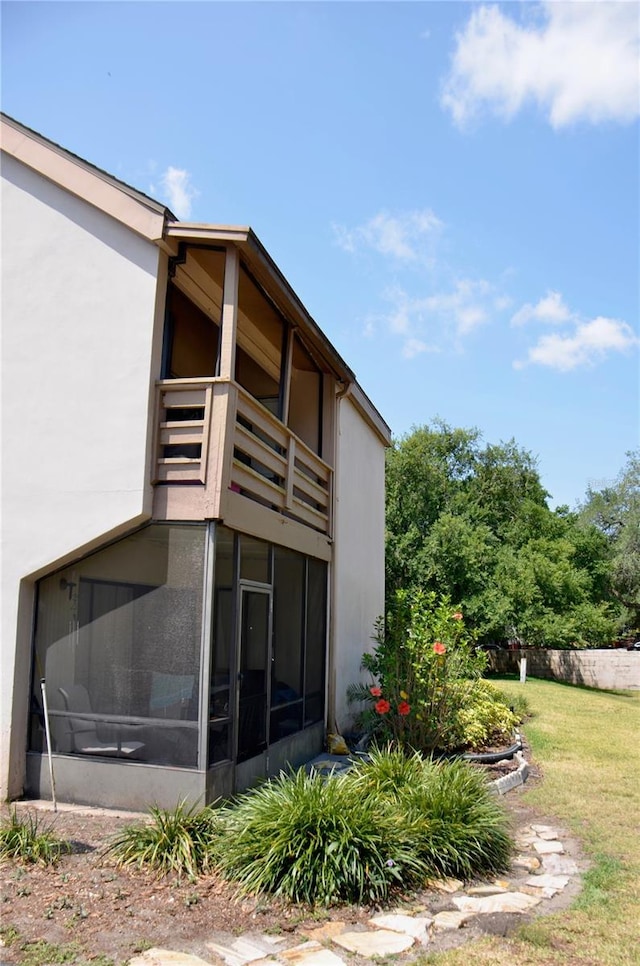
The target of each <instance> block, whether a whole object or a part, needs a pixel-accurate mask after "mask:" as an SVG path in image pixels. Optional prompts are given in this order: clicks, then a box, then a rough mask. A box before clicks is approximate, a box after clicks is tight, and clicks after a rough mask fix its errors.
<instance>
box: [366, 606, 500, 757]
mask: <svg viewBox="0 0 640 966" xmlns="http://www.w3.org/2000/svg"><path fill="white" fill-rule="evenodd" d="M373 639H374V641H375V647H374V649H373V652H372V653H370V654H365V655H364V657H363V659H362V666H363V668H364V669H365V670H367V671H369V672H370V673H371V674H372V676H373V677H374V679H375V680H376V683H375V684H372V685H371V686H369V687H365V686H359V685H355V686H352V687H351V688H350V689H349V697H350V699H351V700H358V701H364V702H365V704H366V706H367V707H366V710H365V712H364V714H363V716H362V722H361V724H362V725H363V726H364V727H365V728H366V729H367V730H369V731H371V732H373V733H374V734H375V735H376V737H377V738H379V739H380V740H382V741H397V742H399V743H400V744H401V745H404V746H407V747H409V748H412V749H415V750H417V751H420V752H431V751H434V750H436V749H438V750H444V751H446V750H451V749H453V748H457V747H459V745H460V743H461V733H462V732H463V730H464V729H463V725H462V723H461V721H460V718H459V714H460V711H461V710H462V709H464V708H465V707H467V706H468V705H469V704H470V703H473V702H472V694H473V691H474V685H475V682H477V681H478V679H479V678H480V676H481V675H482V672H483V670H484V668H485V666H486V656H485V655H484V654H483V653H478V652H476V650H475V648H474V646H473V642H472V641H471V640H470V639H469V637H468V635H467V633H466V631H465V627H464V618H463V615H462V612H461V611H460V610H459V609H457V608H455V607H453V606H452V605H451V602H450V600H449V598H447V597H443V598H440V599H437V598H436V595H435V594H434V593H427V592H425V591H421V590H412V591H397V592H396V595H395V597H394V599H393V601H392V605H391V607H390V609H389V612H388V613H387V616H386V620H384V619H383V618H380V619H379V620H378V621H377V622H376V628H375V635H374V638H373ZM463 743H464V742H463Z"/></svg>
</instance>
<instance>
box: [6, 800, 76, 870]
mask: <svg viewBox="0 0 640 966" xmlns="http://www.w3.org/2000/svg"><path fill="white" fill-rule="evenodd" d="M63 852H69V845H68V843H67V842H63V841H62V840H61V839H59V838H58V837H57V835H55V833H54V832H53V826H52V825H45V824H44V823H43V822H42V821H41V820H40V819H39V818H38V817H37V816H36V815H33V814H31V813H29V814H27V815H25V816H24V817H23V816H20V817H18V814H17V812H16V810H15V808H14V809H13V810H12V812H11V815H10V816H9V818H8V819H7V820H6V821H4V822H2V824H1V825H0V861H2V860H4V859H17V860H18V861H21V862H27V863H33V864H35V863H38V864H40V865H55V864H56V862H57V861H58V859H59V858H60V856H61V855H62V854H63Z"/></svg>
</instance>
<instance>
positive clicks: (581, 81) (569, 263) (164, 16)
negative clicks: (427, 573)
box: [2, 2, 640, 506]
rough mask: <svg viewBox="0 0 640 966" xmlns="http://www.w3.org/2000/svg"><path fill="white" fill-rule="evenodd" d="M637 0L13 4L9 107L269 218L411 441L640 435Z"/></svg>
mask: <svg viewBox="0 0 640 966" xmlns="http://www.w3.org/2000/svg"><path fill="white" fill-rule="evenodd" d="M639 12H640V8H639V6H638V4H637V3H629V2H623V3H616V2H599V3H560V2H555V3H537V2H536V3H534V2H526V3H515V2H512V3H506V4H482V3H474V4H467V3H457V2H433V3H431V2H415V3H414V2H407V3H403V2H386V3H384V2H381V3H368V2H351V3H345V2H313V3H312V2H309V3H307V2H281V3H272V2H257V3H254V2H220V3H216V2H194V3H189V2H184V3H175V2H166V3H155V2H149V3H146V2H139V3H128V2H122V3H120V2H109V3H91V2H71V3H57V2H44V3H38V2H19V3H14V2H9V3H2V109H3V110H4V111H5V112H6V113H8V114H10V115H11V116H13V117H15V118H17V119H18V120H19V121H21V122H23V123H24V124H26V125H28V126H29V127H32V128H34V129H35V130H37V131H40V132H41V133H42V134H44V135H45V136H47V137H49V138H51V139H52V140H54V141H57V142H58V143H60V144H62V145H63V146H64V147H66V148H68V149H69V150H71V151H73V152H75V153H77V154H79V155H81V156H82V157H85V158H87V159H88V160H89V161H91V162H93V163H94V164H97V165H98V166H100V167H102V168H104V169H106V170H107V171H109V172H111V173H113V174H115V175H117V176H118V177H120V178H122V179H123V180H125V181H127V182H129V183H130V184H132V185H134V186H136V187H138V188H140V189H141V190H143V191H146V192H147V193H149V194H151V195H153V196H154V197H157V198H158V199H159V200H161V201H164V202H166V203H167V204H169V205H170V207H172V209H173V210H174V212H175V213H176V214H177V215H179V216H180V217H181V218H183V219H184V220H187V221H200V222H215V223H222V224H244V225H247V224H248V225H251V227H252V228H253V229H254V230H255V231H256V232H257V234H258V236H259V237H260V239H261V240H262V242H263V243H264V244H265V245H266V247H267V249H268V250H269V251H270V253H271V254H272V255H273V257H274V258H275V260H276V261H277V263H278V265H279V267H280V268H281V270H282V271H283V272H284V274H285V275H286V276H287V278H288V279H289V281H290V282H291V284H292V285H293V287H294V288H295V289H296V291H297V292H298V294H299V296H300V297H301V299H302V300H303V302H304V303H305V305H306V306H307V308H308V310H309V311H310V313H311V314H312V315H313V317H314V318H315V319H316V321H317V322H318V323H319V325H320V326H321V327H322V328H323V329H324V331H325V332H326V333H327V335H328V336H329V338H330V339H331V340H332V341H333V342H334V344H335V345H336V347H337V348H338V349H339V351H340V352H341V353H342V354H343V355H344V357H345V359H346V360H347V362H348V363H349V364H350V365H351V367H352V368H353V369H354V371H355V372H356V374H357V376H358V378H359V381H360V383H361V385H362V386H363V388H364V389H365V391H366V392H367V393H368V394H369V395H370V396H371V398H372V400H373V401H374V403H375V404H376V405H377V407H378V408H379V409H380V411H381V413H382V414H383V416H384V417H385V418H386V420H387V422H388V423H389V425H390V426H391V428H392V431H393V432H394V434H395V435H402V434H404V433H406V432H408V431H409V430H410V429H411V427H412V426H414V425H421V424H424V423H426V422H428V421H430V420H431V419H433V418H434V417H436V416H438V417H440V418H442V419H444V420H446V421H447V422H449V423H450V424H452V425H453V426H464V427H477V428H478V429H479V430H480V431H481V432H482V434H483V437H484V439H485V440H486V441H488V442H495V443H497V442H499V441H500V440H505V441H506V440H508V439H511V438H512V437H513V438H515V440H516V442H517V443H518V444H519V445H520V446H522V447H524V448H525V449H527V450H529V451H530V452H531V453H533V455H534V456H536V457H537V458H538V461H539V469H540V472H541V476H542V480H543V483H544V485H545V486H546V488H547V489H548V491H549V492H550V494H551V498H552V499H551V503H552V505H557V504H562V503H567V504H569V505H570V506H574V505H575V504H576V503H577V502H578V501H580V500H581V499H582V498H583V496H584V493H585V489H586V487H587V485H588V484H594V485H596V486H598V485H601V484H603V483H604V482H606V481H607V480H610V479H612V478H613V477H615V476H616V474H617V473H618V471H619V470H620V468H621V467H622V465H623V463H624V459H625V452H626V451H627V450H630V449H634V448H636V447H637V446H638V444H639V437H638V429H639V401H640V400H639V378H638V376H639V369H638V347H639V332H640V326H639V319H638V316H639V311H638V310H639V304H640V297H639V280H638V276H639V264H640V258H639V256H640V252H639V224H640V203H639V174H638V172H639V170H640V165H639V162H640V159H639V138H638V115H639V73H638V71H639V67H638V50H639V39H638V30H639V28H638V22H639Z"/></svg>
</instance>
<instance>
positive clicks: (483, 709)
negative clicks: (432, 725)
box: [448, 680, 519, 751]
mask: <svg viewBox="0 0 640 966" xmlns="http://www.w3.org/2000/svg"><path fill="white" fill-rule="evenodd" d="M454 690H455V689H454ZM461 692H462V696H461V700H460V703H459V706H458V708H457V709H456V710H455V712H454V713H453V716H452V717H453V720H452V726H451V730H450V732H449V735H448V747H449V748H451V749H454V748H466V749H469V750H471V751H476V750H479V749H482V748H486V747H488V746H490V745H496V744H501V745H505V744H510V743H511V739H512V737H513V731H514V728H515V727H516V725H517V724H518V721H519V718H518V716H517V715H516V714H514V712H513V711H512V710H511V709H510V708H509V707H508V705H507V703H506V699H505V698H504V696H503V695H502V694H501V692H500V691H498V689H497V688H495V687H494V686H493V685H492V684H491V683H490V682H489V681H484V680H480V681H472V682H463V687H462V688H461Z"/></svg>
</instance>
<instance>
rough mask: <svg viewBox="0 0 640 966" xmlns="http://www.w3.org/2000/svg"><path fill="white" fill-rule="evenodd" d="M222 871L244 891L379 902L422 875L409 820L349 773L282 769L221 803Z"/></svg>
mask: <svg viewBox="0 0 640 966" xmlns="http://www.w3.org/2000/svg"><path fill="white" fill-rule="evenodd" d="M221 812H222V820H223V821H224V825H225V837H224V849H222V850H221V851H220V853H219V866H220V869H221V870H222V872H223V873H224V874H225V875H226V876H227V877H228V878H230V879H232V880H234V881H235V882H237V883H238V884H239V886H240V891H241V892H243V893H257V892H266V893H271V894H274V895H277V896H282V897H284V898H286V899H289V900H291V901H293V902H307V903H310V904H312V905H315V904H319V905H330V904H332V903H336V902H340V901H344V902H357V903H376V902H380V901H383V900H385V899H387V898H388V897H389V895H390V894H391V893H392V891H394V890H397V889H399V888H410V887H412V886H413V885H417V884H418V883H420V882H422V881H424V879H425V875H426V868H425V866H424V864H423V863H422V861H421V860H420V858H419V856H418V854H417V852H416V849H415V847H414V829H413V826H412V821H411V820H410V819H407V817H406V816H404V815H402V813H401V812H400V811H399V810H398V809H397V808H396V807H395V803H394V801H393V799H392V798H390V797H387V796H384V795H378V796H374V795H365V796H363V795H362V794H361V791H360V788H359V786H358V784H357V783H354V782H353V781H352V780H351V779H350V777H349V773H347V774H346V775H345V776H334V777H331V778H329V779H328V780H325V779H324V778H323V777H322V776H320V775H318V774H317V773H312V774H310V775H307V774H305V772H304V771H299V772H297V773H296V774H289V775H285V774H281V775H280V777H279V778H276V779H274V780H273V781H270V782H268V783H266V784H264V785H262V786H260V787H259V788H257V789H254V790H252V791H250V792H248V793H246V794H245V795H243V796H241V797H240V798H239V799H238V800H237V801H236V802H235V803H233V804H231V805H230V806H227V807H225V808H223V809H222V810H221Z"/></svg>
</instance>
